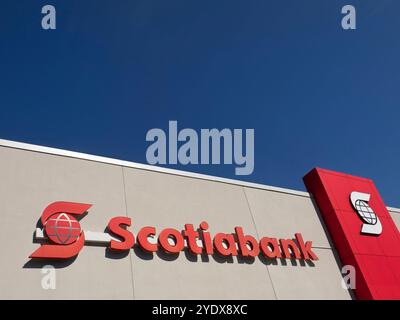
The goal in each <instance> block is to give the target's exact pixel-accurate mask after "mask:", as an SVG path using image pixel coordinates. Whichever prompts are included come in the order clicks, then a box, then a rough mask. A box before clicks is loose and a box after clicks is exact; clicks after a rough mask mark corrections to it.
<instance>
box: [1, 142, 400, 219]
mask: <svg viewBox="0 0 400 320" xmlns="http://www.w3.org/2000/svg"><path fill="white" fill-rule="evenodd" d="M0 146H1V147H7V148H13V149H20V150H26V151H33V152H39V153H45V154H50V155H57V156H62V157H68V158H74V159H81V160H87V161H93V162H99V163H104V164H110V165H117V166H122V167H126V168H134V169H139V170H146V171H152V172H159V173H165V174H171V175H177V176H181V177H188V178H194V179H200V180H207V181H214V182H220V183H226V184H232V185H237V186H241V187H247V188H254V189H261V190H267V191H273V192H280V193H286V194H290V195H296V196H301V197H306V198H310V194H309V193H308V192H305V191H298V190H293V189H287V188H280V187H273V186H269V185H264V184H259V183H253V182H246V181H241V180H235V179H227V178H222V177H217V176H210V175H205V174H200V173H194V172H189V171H183V170H175V169H169V168H164V167H158V166H153V165H148V164H142V163H137V162H131V161H125V160H118V159H113V158H108V157H102V156H95V155H90V154H87V153H82V152H75V151H69V150H63V149H58V148H51V147H45V146H39V145H34V144H30V143H23V142H17V141H11V140H5V139H0ZM387 209H388V210H389V211H390V212H394V213H400V208H393V207H387Z"/></svg>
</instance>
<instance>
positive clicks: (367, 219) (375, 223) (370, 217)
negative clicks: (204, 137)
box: [350, 191, 382, 235]
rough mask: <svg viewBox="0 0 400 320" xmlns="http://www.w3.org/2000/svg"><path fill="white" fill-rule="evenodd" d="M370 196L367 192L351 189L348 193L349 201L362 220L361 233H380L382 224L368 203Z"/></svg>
mask: <svg viewBox="0 0 400 320" xmlns="http://www.w3.org/2000/svg"><path fill="white" fill-rule="evenodd" d="M370 198H371V195H370V194H368V193H363V192H357V191H353V192H352V193H351V194H350V202H351V204H352V205H353V208H354V210H356V212H357V213H358V215H359V216H360V218H361V220H362V221H363V222H364V224H363V225H362V227H361V233H364V234H372V235H380V234H381V233H382V224H381V222H380V220H379V218H378V217H377V216H376V214H375V212H374V210H372V208H371V207H370V205H369V204H368V201H369V199H370Z"/></svg>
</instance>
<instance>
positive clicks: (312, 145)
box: [0, 0, 400, 207]
mask: <svg viewBox="0 0 400 320" xmlns="http://www.w3.org/2000/svg"><path fill="white" fill-rule="evenodd" d="M349 3H350V4H353V5H354V6H355V7H356V9H357V30H355V31H344V30H342V29H341V26H340V21H341V17H342V15H341V14H340V11H341V7H342V6H343V5H345V4H349ZM45 4H53V5H55V7H56V9H57V30H55V31H44V30H42V29H41V25H40V23H41V17H42V15H41V7H42V6H43V5H45ZM0 6H1V10H0V30H1V31H0V32H1V33H0V35H1V42H0V46H1V50H0V72H1V78H0V79H1V80H0V106H1V109H0V112H1V113H0V114H1V116H0V138H3V139H10V140H16V141H22V142H29V143H34V144H40V145H47V146H52V147H58V148H64V149H69V150H75V151H80V152H86V153H90V154H96V155H104V156H109V157H115V158H119V159H124V160H130V161H135V162H141V163H145V162H146V157H145V154H146V148H147V146H148V145H149V143H147V142H146V141H145V136H146V133H147V131H148V130H149V129H151V128H163V129H165V130H166V129H167V127H168V121H169V120H177V121H178V125H179V127H180V128H185V127H189V128H193V129H196V130H200V129H201V128H218V129H223V128H243V129H246V128H254V129H255V170H254V173H253V174H252V175H250V176H244V177H240V179H242V180H247V181H254V182H258V183H263V184H269V185H274V186H281V187H288V188H294V189H300V190H304V185H303V182H302V177H303V175H304V174H305V173H307V172H308V171H309V170H310V169H311V168H313V167H315V166H319V167H324V168H329V169H333V170H337V171H342V172H346V173H351V174H355V175H360V176H364V177H370V178H372V179H373V180H374V181H375V184H376V185H377V186H378V188H379V190H380V192H381V194H382V196H383V198H384V200H385V201H386V203H387V204H388V205H391V206H398V207H400V198H399V191H400V187H399V182H400V170H399V159H400V148H399V140H400V129H399V116H400V90H399V84H400V58H399V57H400V38H399V30H400V19H399V18H398V15H399V12H400V2H399V1H396V0H379V1H378V0H374V1H372V0H371V1H370V0H363V1H356V0H350V1H349V0H347V1H334V0H304V1H299V0H291V1H266V0H260V1H256V0H254V1H253V0H252V1H243V0H242V1H232V0H229V1H225V0H218V1H215V0H213V1H211V0H210V1H209V0H202V1H187V0H180V1H175V0H174V1H169V0H168V1H166V0H160V1H154V0H140V1H139V0H138V1H124V0H119V1H111V0H107V1H104V0H96V1H94V0H90V1H89V0H80V1H77V0H69V1H50V2H49V1H33V0H24V1H21V0H19V1H11V0H6V1H4V0H3V1H1V4H0ZM171 167H172V168H176V169H182V170H188V171H194V172H201V173H205V174H212V175H217V176H223V177H229V178H238V177H236V176H235V175H234V167H233V166H228V165H219V166H180V165H177V166H171Z"/></svg>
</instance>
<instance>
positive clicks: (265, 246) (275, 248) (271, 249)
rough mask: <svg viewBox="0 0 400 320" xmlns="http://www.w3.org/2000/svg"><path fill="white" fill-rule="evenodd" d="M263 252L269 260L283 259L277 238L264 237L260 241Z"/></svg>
mask: <svg viewBox="0 0 400 320" xmlns="http://www.w3.org/2000/svg"><path fill="white" fill-rule="evenodd" d="M260 249H261V252H262V253H263V254H264V255H265V256H266V257H268V258H271V259H275V258H282V255H281V252H280V251H279V245H278V240H276V239H275V238H268V237H264V238H262V239H261V240H260Z"/></svg>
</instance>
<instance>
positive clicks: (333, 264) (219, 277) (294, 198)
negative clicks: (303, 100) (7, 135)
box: [0, 140, 400, 299]
mask: <svg viewBox="0 0 400 320" xmlns="http://www.w3.org/2000/svg"><path fill="white" fill-rule="evenodd" d="M0 161H1V166H0V177H1V179H0V223H1V226H2V231H1V233H0V239H1V243H2V244H3V246H2V250H3V254H2V257H1V260H2V272H1V273H0V298H1V299H352V298H355V297H356V296H355V294H354V292H353V291H352V290H348V289H345V288H343V286H342V279H343V278H342V273H341V270H342V260H343V259H342V258H341V255H340V254H339V253H338V251H337V248H336V246H335V241H334V240H333V239H332V234H331V233H332V232H331V231H329V230H330V229H329V228H328V227H327V223H326V220H325V215H324V214H321V208H320V206H321V204H320V203H318V201H316V199H315V198H314V197H313V196H311V195H310V194H309V193H308V192H301V191H294V190H288V189H282V188H275V187H269V186H265V185H259V184H253V183H246V182H241V181H235V180H229V179H222V178H217V177H211V176H205V175H200V174H193V173H187V172H182V171H176V170H170V169H163V168H157V167H153V166H147V165H142V164H135V163H131V162H125V161H119V160H114V159H109V158H103V157H96V156H90V155H86V154H80V153H75V152H69V151H64V150H59V149H52V148H46V147H40V146H34V145H28V144H22V143H17V142H11V141H5V140H1V141H0ZM58 201H65V202H72V203H83V204H91V207H90V209H89V210H88V212H87V213H86V215H84V217H82V218H81V219H80V220H79V224H80V226H81V228H82V230H84V232H85V236H86V239H85V245H84V246H83V247H82V248H81V250H80V251H79V254H77V255H76V256H74V257H73V258H70V259H46V258H44V259H37V258H33V259H31V258H29V256H30V255H31V254H32V253H33V252H35V250H37V249H38V248H40V247H41V245H44V244H45V243H48V242H51V241H50V240H49V239H46V236H47V238H48V234H46V230H44V231H43V226H44V224H46V223H47V222H46V221H41V216H42V213H43V212H44V210H45V209H46V208H47V207H48V206H49V205H50V204H52V203H54V202H58ZM387 210H388V212H389V214H390V217H391V219H392V220H393V221H394V223H395V224H396V225H397V227H396V228H400V210H398V209H394V208H388V209H387ZM354 214H355V216H356V213H354ZM116 216H119V217H127V218H130V221H131V226H128V227H127V229H128V230H129V231H130V232H132V233H133V235H135V236H136V235H137V234H138V232H139V231H140V230H141V228H143V227H145V226H152V227H154V228H155V229H156V231H157V235H158V234H159V232H161V230H164V229H166V228H173V229H176V230H183V229H184V226H185V224H193V226H194V227H195V228H196V229H197V228H199V226H200V224H201V223H202V222H203V221H206V222H207V223H208V229H207V231H208V232H209V233H210V234H211V236H214V235H215V234H217V233H226V234H234V233H235V227H238V226H240V227H241V228H242V230H243V232H244V234H245V235H249V236H252V237H253V238H254V239H256V241H257V243H258V242H260V240H261V239H262V238H263V237H269V238H276V239H295V240H296V237H295V235H296V234H298V233H300V234H301V236H302V238H303V239H304V241H305V242H306V241H312V245H311V247H312V252H313V253H315V255H316V256H317V257H318V260H313V259H304V257H301V258H298V259H296V258H293V257H291V258H289V257H284V256H282V257H281V258H268V257H266V256H263V255H262V254H261V253H260V254H259V255H257V256H256V257H253V258H250V259H249V258H248V257H243V256H242V255H241V254H240V253H239V254H238V255H234V256H223V255H221V254H219V253H218V252H217V251H215V250H214V252H213V254H193V253H192V252H191V251H190V250H187V249H184V250H182V251H181V252H179V253H177V254H171V253H168V252H165V250H157V251H154V252H148V251H146V250H143V248H141V247H140V246H139V245H138V242H137V239H135V240H136V241H135V245H133V248H132V249H130V250H124V251H115V250H112V249H110V246H109V244H108V243H109V241H110V239H108V240H107V237H106V235H107V231H105V228H106V227H107V225H108V223H109V221H110V220H111V219H112V218H113V217H116ZM378 216H379V214H378ZM381 220H382V219H381ZM384 228H385V225H384ZM40 232H42V234H40ZM90 232H92V233H90ZM383 232H385V229H384V230H383ZM396 232H397V238H396V239H395V240H393V241H397V240H398V239H400V237H399V236H398V234H399V232H398V229H397V230H396ZM103 236H104V237H103ZM96 237H98V238H96ZM101 237H103V238H101ZM100 238H101V239H100ZM114 239H115V237H114ZM116 239H118V237H116ZM90 240H92V241H90ZM55 241H57V240H55ZM159 241H160V240H159ZM185 241H186V240H185ZM214 241H215V239H214ZM54 246H55V243H53V247H54ZM249 248H250V247H249ZM238 250H239V251H240V249H238ZM292 253H293V252H292ZM393 255H394V256H396V254H393ZM398 259H400V258H398ZM396 261H398V260H396ZM49 265H50V266H53V267H54V268H55V275H56V281H55V284H56V288H55V289H47V290H46V289H44V288H43V283H42V282H43V277H44V276H45V274H43V273H42V272H43V269H42V268H43V267H44V266H49ZM399 266H400V265H399ZM391 272H392V274H394V277H398V278H397V279H398V284H399V285H400V274H399V271H397V273H396V271H394V272H393V271H391ZM388 281H389V280H388ZM390 281H391V280H390ZM396 288H397V287H396V285H394V287H393V288H392V293H393V295H392V296H391V297H394V298H395V297H396V294H398V293H399V292H397V291H396V290H397V289H396ZM399 294H400V293H399Z"/></svg>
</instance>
